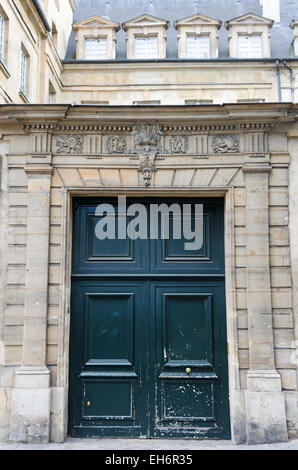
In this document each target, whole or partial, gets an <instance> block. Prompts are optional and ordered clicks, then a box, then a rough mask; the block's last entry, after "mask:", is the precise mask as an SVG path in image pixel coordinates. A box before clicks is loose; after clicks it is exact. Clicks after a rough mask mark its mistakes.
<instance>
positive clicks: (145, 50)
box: [136, 36, 158, 59]
mask: <svg viewBox="0 0 298 470" xmlns="http://www.w3.org/2000/svg"><path fill="white" fill-rule="evenodd" d="M157 57H158V53H157V36H154V37H149V38H136V59H157Z"/></svg>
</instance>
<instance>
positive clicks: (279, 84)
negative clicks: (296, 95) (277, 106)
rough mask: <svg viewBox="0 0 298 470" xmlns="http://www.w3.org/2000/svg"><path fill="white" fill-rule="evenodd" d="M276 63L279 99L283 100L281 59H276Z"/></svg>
mask: <svg viewBox="0 0 298 470" xmlns="http://www.w3.org/2000/svg"><path fill="white" fill-rule="evenodd" d="M275 64H276V73H277V87H278V101H279V102H281V83H280V68H279V59H277V60H276V62H275Z"/></svg>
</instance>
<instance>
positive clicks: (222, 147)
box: [212, 134, 240, 153]
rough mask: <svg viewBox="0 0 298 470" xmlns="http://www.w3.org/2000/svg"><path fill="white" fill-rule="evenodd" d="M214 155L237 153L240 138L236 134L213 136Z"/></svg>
mask: <svg viewBox="0 0 298 470" xmlns="http://www.w3.org/2000/svg"><path fill="white" fill-rule="evenodd" d="M212 148H213V150H214V153H239V151H240V137H239V136H238V135H236V134H232V135H229V134H223V135H215V136H214V137H213V140H212Z"/></svg>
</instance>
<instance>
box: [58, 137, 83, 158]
mask: <svg viewBox="0 0 298 470" xmlns="http://www.w3.org/2000/svg"><path fill="white" fill-rule="evenodd" d="M56 145H57V149H56V153H58V154H61V153H62V154H80V153H82V152H83V136H81V135H60V136H59V137H58V139H57V143H56Z"/></svg>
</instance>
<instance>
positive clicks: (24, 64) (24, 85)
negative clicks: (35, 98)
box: [20, 50, 27, 94]
mask: <svg viewBox="0 0 298 470" xmlns="http://www.w3.org/2000/svg"><path fill="white" fill-rule="evenodd" d="M26 88H27V57H26V55H25V53H24V51H23V50H22V51H21V84H20V89H21V91H22V92H23V93H24V94H26Z"/></svg>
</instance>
